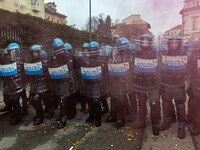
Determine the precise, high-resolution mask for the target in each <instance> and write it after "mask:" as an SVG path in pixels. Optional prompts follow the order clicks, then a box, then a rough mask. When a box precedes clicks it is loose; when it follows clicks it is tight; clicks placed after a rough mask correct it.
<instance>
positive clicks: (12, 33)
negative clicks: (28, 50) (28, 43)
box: [0, 27, 26, 43]
mask: <svg viewBox="0 0 200 150" xmlns="http://www.w3.org/2000/svg"><path fill="white" fill-rule="evenodd" d="M25 32H26V31H25V30H24V29H21V28H12V27H1V28H0V37H5V39H6V40H14V41H16V42H18V43H21V42H22V36H23V35H24V34H25Z"/></svg>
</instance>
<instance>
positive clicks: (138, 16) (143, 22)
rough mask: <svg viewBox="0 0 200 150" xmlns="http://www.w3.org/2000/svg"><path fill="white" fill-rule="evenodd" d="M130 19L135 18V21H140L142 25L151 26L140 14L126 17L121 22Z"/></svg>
mask: <svg viewBox="0 0 200 150" xmlns="http://www.w3.org/2000/svg"><path fill="white" fill-rule="evenodd" d="M129 18H134V19H135V20H140V24H149V23H148V22H146V21H144V20H142V19H141V18H140V14H134V15H130V16H128V17H126V18H125V19H123V20H122V21H121V22H124V21H125V20H127V19H129Z"/></svg>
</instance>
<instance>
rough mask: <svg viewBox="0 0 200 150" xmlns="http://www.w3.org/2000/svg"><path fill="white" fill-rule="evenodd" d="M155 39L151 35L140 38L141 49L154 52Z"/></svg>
mask: <svg viewBox="0 0 200 150" xmlns="http://www.w3.org/2000/svg"><path fill="white" fill-rule="evenodd" d="M152 45H153V38H152V37H151V35H150V34H143V35H142V36H141V37H140V48H141V50H152V49H153V47H152Z"/></svg>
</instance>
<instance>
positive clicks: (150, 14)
mask: <svg viewBox="0 0 200 150" xmlns="http://www.w3.org/2000/svg"><path fill="white" fill-rule="evenodd" d="M47 2H55V4H56V5H57V12H59V13H62V14H64V15H66V16H67V21H68V25H74V24H75V28H78V29H80V30H81V29H82V28H85V25H86V23H87V20H88V18H89V0H45V3H47ZM183 6H184V0H91V16H96V17H98V16H99V14H102V13H103V14H104V16H103V17H104V18H105V17H106V16H107V15H110V17H111V19H112V21H113V22H115V21H116V20H117V19H118V20H119V21H122V20H123V19H125V18H127V17H128V16H130V15H133V14H140V16H141V19H143V20H144V21H146V22H148V23H149V24H150V25H151V29H150V31H151V32H153V34H155V35H158V34H160V33H164V32H165V31H167V30H169V29H171V28H173V27H175V26H176V25H178V24H181V23H182V21H181V15H180V11H181V9H183Z"/></svg>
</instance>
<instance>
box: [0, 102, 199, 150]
mask: <svg viewBox="0 0 200 150" xmlns="http://www.w3.org/2000/svg"><path fill="white" fill-rule="evenodd" d="M0 107H1V108H2V107H3V103H2V101H1V103H0ZM58 112H59V110H56V115H55V118H56V117H57V116H58ZM77 112H78V114H77V116H76V118H75V119H73V120H69V121H68V125H67V126H66V127H65V128H64V129H60V130H58V129H56V128H55V121H56V119H55V118H53V119H50V120H47V119H45V120H44V123H43V124H42V125H41V126H40V127H38V128H34V127H33V126H32V117H33V116H34V113H35V112H34V110H33V108H32V107H31V106H30V105H29V114H28V115H26V116H24V117H23V119H22V123H20V124H19V125H16V126H10V125H9V120H8V119H9V113H5V114H2V115H1V116H0V122H1V123H0V133H1V134H0V149H1V150H27V149H28V150H72V149H73V150H140V149H142V150H160V149H163V150H168V149H171V150H189V149H190V150H195V148H196V149H199V145H200V144H199V143H200V142H199V141H200V136H195V137H191V136H190V134H189V130H188V128H186V138H185V139H183V140H180V139H178V138H177V124H173V125H172V127H171V128H170V129H169V130H166V131H162V132H160V135H159V136H153V135H152V131H151V124H150V119H149V112H148V119H147V128H146V129H145V130H144V131H143V130H135V129H133V128H132V123H130V122H128V121H127V123H126V125H125V126H124V127H123V128H120V129H116V128H115V127H114V125H113V124H110V123H106V122H105V121H104V120H105V118H106V117H107V116H108V114H106V115H104V116H103V118H102V126H101V127H99V128H96V127H94V125H93V124H92V123H90V124H86V123H85V122H84V120H85V118H86V117H87V115H88V114H87V112H80V111H79V104H78V109H77Z"/></svg>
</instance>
